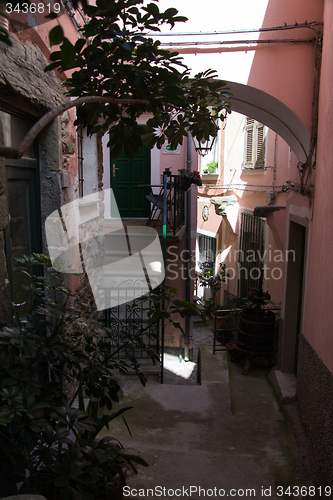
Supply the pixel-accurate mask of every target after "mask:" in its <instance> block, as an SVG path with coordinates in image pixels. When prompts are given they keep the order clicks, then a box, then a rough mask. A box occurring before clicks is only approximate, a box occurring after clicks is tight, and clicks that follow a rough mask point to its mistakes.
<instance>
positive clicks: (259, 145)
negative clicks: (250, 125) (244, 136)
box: [255, 124, 265, 167]
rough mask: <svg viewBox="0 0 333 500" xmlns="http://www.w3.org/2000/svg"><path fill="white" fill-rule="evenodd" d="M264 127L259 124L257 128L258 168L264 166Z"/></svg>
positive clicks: (256, 164)
mask: <svg viewBox="0 0 333 500" xmlns="http://www.w3.org/2000/svg"><path fill="white" fill-rule="evenodd" d="M264 155H265V151H264V126H263V125H261V124H258V127H257V154H256V163H255V166H256V167H263V166H264Z"/></svg>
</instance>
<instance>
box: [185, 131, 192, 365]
mask: <svg viewBox="0 0 333 500" xmlns="http://www.w3.org/2000/svg"><path fill="white" fill-rule="evenodd" d="M191 147H192V142H191V132H190V131H189V130H188V132H187V151H186V164H187V168H189V169H190V170H192V149H191ZM191 229H192V228H191V189H190V190H189V191H187V193H186V249H187V256H188V261H187V266H186V300H187V302H191V299H192V297H191V276H190V268H191ZM190 321H191V320H190V318H188V317H186V318H185V343H184V360H185V361H189V359H190V357H189V354H190V352H189V343H190Z"/></svg>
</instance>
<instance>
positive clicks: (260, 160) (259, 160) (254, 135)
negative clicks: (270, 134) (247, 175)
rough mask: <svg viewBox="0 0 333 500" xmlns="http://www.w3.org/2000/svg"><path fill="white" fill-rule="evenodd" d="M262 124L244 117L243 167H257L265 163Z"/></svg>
mask: <svg viewBox="0 0 333 500" xmlns="http://www.w3.org/2000/svg"><path fill="white" fill-rule="evenodd" d="M264 132H265V131H264V125H262V124H261V123H259V122H257V121H255V120H254V119H253V118H246V125H245V150H244V163H243V166H244V167H245V168H259V167H263V166H264V165H265V133H264Z"/></svg>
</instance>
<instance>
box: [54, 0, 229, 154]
mask: <svg viewBox="0 0 333 500" xmlns="http://www.w3.org/2000/svg"><path fill="white" fill-rule="evenodd" d="M87 15H88V16H89V21H88V22H87V24H86V25H85V26H84V28H83V38H80V39H79V40H77V42H76V43H75V45H72V44H71V42H70V41H69V40H68V39H67V38H66V36H65V35H64V33H63V30H62V28H61V26H60V25H58V26H56V27H55V28H54V29H53V30H51V32H50V44H51V45H60V47H59V50H57V51H55V52H53V53H52V54H51V57H50V59H51V61H52V62H51V64H50V65H49V66H48V67H47V68H46V70H52V69H56V68H57V69H58V70H60V71H66V70H73V69H74V70H75V71H74V72H73V73H72V75H71V76H70V77H69V78H68V79H67V80H66V82H65V86H66V87H67V89H68V92H67V94H68V95H69V96H78V97H83V96H110V97H114V98H119V99H120V98H121V99H136V100H138V99H140V100H142V103H138V102H137V101H136V102H135V103H133V104H132V103H131V104H128V105H120V104H118V103H110V104H105V103H97V104H96V103H94V104H91V103H87V104H84V105H82V106H80V107H79V108H78V110H77V121H76V124H80V125H83V126H84V127H87V130H88V133H89V134H92V133H94V132H98V131H100V130H102V131H103V132H107V131H110V132H111V134H110V142H109V145H110V146H111V155H112V157H113V158H116V157H118V156H119V155H120V154H121V152H122V151H123V150H124V151H125V153H126V154H127V156H128V157H130V158H133V157H134V156H135V155H136V154H137V153H138V151H139V148H140V147H141V146H142V143H143V142H148V143H149V146H150V147H151V148H152V147H154V146H155V145H156V146H157V147H158V148H161V147H162V145H163V144H164V142H165V141H166V140H167V141H168V142H169V143H170V144H171V146H172V147H173V148H175V147H176V146H177V145H178V144H182V142H183V137H184V136H187V133H188V129H189V130H190V131H191V133H192V135H193V136H194V137H197V139H198V140H207V139H208V138H209V136H214V137H215V136H216V134H217V130H216V127H215V125H214V122H213V120H216V119H218V118H220V119H221V120H224V118H225V114H226V113H227V112H230V102H229V98H230V94H229V93H228V89H227V88H226V83H225V82H223V81H221V80H218V79H217V74H216V72H215V71H212V70H208V71H206V72H203V73H200V74H198V75H196V76H195V77H194V78H191V77H190V76H189V75H190V70H189V69H188V68H187V67H186V65H185V64H184V62H183V60H182V58H181V57H180V56H179V54H178V53H177V52H170V51H168V50H164V49H162V48H161V45H160V42H159V41H156V40H153V39H152V38H151V37H150V36H149V33H151V32H152V31H160V26H162V25H170V26H171V27H173V26H174V25H175V23H176V22H183V21H185V20H186V18H185V17H181V16H178V11H177V9H174V8H169V9H167V10H166V11H165V12H160V10H159V8H158V6H157V3H156V2H152V3H149V4H148V5H146V6H144V5H143V1H142V0H118V1H113V2H110V1H108V0H97V5H96V6H88V8H87ZM143 113H150V114H151V115H152V117H151V118H150V119H149V120H148V121H147V124H146V125H145V126H140V125H139V124H138V118H139V117H140V116H141V115H142V114H143Z"/></svg>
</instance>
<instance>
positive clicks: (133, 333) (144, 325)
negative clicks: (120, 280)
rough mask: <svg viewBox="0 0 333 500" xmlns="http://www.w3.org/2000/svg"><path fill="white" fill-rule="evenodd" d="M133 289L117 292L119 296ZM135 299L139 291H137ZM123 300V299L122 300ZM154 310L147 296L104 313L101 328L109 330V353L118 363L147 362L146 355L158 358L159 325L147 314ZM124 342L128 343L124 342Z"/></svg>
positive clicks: (120, 289)
mask: <svg viewBox="0 0 333 500" xmlns="http://www.w3.org/2000/svg"><path fill="white" fill-rule="evenodd" d="M127 290H130V293H131V294H132V293H133V289H126V288H125V287H121V288H119V294H120V295H121V296H122V298H123V297H124V293H125V294H126V291H127ZM138 295H140V291H139V290H138ZM122 300H123V299H122ZM152 306H153V304H152V300H151V299H150V298H149V296H146V297H142V296H139V297H138V298H137V299H134V300H131V301H130V302H127V303H126V304H121V305H118V306H117V305H115V306H114V307H111V308H109V309H106V310H105V314H104V320H103V323H104V326H105V327H106V328H109V329H110V330H111V335H110V336H109V338H108V339H107V343H108V346H109V349H110V351H111V352H112V353H114V354H115V357H116V358H118V359H130V358H136V359H139V360H140V359H149V358H150V357H151V356H150V354H149V351H153V352H155V353H156V354H157V355H160V354H161V353H160V342H159V324H158V322H154V323H153V322H152V321H151V320H150V319H149V317H148V314H147V313H148V311H149V309H151V307H152ZM124 339H126V340H127V341H125V342H124Z"/></svg>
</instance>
